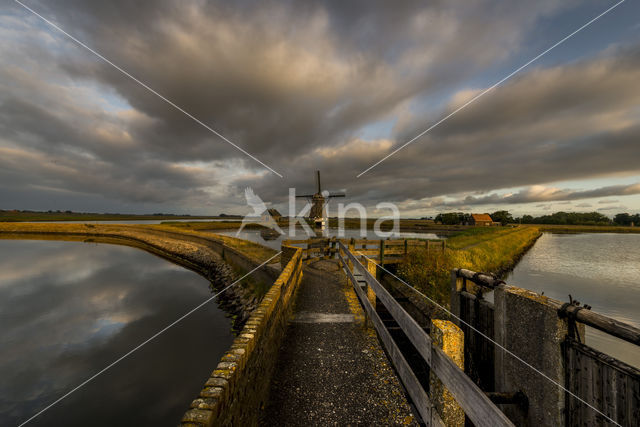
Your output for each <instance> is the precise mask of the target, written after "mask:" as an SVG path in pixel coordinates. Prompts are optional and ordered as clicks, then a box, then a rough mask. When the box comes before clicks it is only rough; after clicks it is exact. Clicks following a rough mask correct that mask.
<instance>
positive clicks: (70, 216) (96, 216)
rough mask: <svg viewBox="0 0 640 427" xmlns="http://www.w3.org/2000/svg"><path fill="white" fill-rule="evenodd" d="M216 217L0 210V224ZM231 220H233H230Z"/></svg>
mask: <svg viewBox="0 0 640 427" xmlns="http://www.w3.org/2000/svg"><path fill="white" fill-rule="evenodd" d="M217 218H219V217H216V216H190V215H162V214H155V215H133V214H100V213H80V212H15V211H2V210H0V222H33V221H78V222H87V221H162V220H172V219H174V220H175V219H217ZM230 219H231V220H233V218H230Z"/></svg>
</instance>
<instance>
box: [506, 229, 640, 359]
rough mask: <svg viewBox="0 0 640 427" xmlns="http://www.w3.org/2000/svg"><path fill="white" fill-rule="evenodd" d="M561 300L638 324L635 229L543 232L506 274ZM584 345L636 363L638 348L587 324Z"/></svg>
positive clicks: (639, 259) (639, 256)
mask: <svg viewBox="0 0 640 427" xmlns="http://www.w3.org/2000/svg"><path fill="white" fill-rule="evenodd" d="M506 282H507V283H509V284H510V285H514V286H519V287H522V288H526V289H530V290H532V291H534V292H538V293H542V292H544V294H545V295H546V296H549V297H551V298H555V299H557V300H560V301H562V302H567V301H569V297H568V295H569V294H571V296H572V297H573V298H574V299H577V300H578V301H580V302H581V303H587V304H589V305H590V306H592V307H593V308H592V310H593V311H595V312H597V313H600V314H603V315H606V316H609V317H612V318H614V319H617V320H620V321H623V322H626V323H629V324H631V325H634V326H636V327H640V307H639V305H638V304H639V303H640V234H609V233H607V234H604V233H602V234H601V233H593V234H587V233H585V234H549V233H545V234H544V235H543V236H542V237H540V239H539V240H538V241H537V242H536V244H535V245H534V246H533V248H532V249H531V250H530V251H529V252H528V253H527V254H526V255H525V256H524V257H523V258H522V260H521V261H520V262H519V263H518V265H517V266H516V268H515V269H514V271H513V272H512V273H511V274H510V275H509V276H508V277H507V278H506ZM586 335H587V337H586V342H587V344H588V345H590V346H592V347H594V348H596V349H597V350H600V351H602V352H604V353H607V354H609V355H611V356H613V357H615V358H618V359H620V360H622V361H624V362H626V363H629V364H631V365H633V366H636V367H639V368H640V348H639V347H637V346H635V345H632V344H630V343H627V342H624V341H622V340H620V339H618V338H614V337H611V336H610V335H608V334H605V333H603V332H600V331H598V330H595V329H592V328H587V332H586Z"/></svg>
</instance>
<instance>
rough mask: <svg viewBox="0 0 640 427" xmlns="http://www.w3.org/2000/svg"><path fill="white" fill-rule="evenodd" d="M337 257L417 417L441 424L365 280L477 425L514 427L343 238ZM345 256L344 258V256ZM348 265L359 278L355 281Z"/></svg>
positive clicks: (430, 422)
mask: <svg viewBox="0 0 640 427" xmlns="http://www.w3.org/2000/svg"><path fill="white" fill-rule="evenodd" d="M338 249H339V250H338V257H339V259H340V261H341V262H342V265H343V267H344V269H345V271H346V272H347V275H348V277H349V279H350V280H351V283H352V284H353V286H354V288H355V290H356V293H357V294H358V296H359V298H360V302H361V304H362V305H363V307H364V308H365V311H366V312H367V314H368V315H369V316H370V318H371V320H372V322H373V324H374V327H375V328H376V331H377V332H378V334H379V336H380V338H381V340H382V342H383V343H384V345H385V348H386V349H387V352H388V353H389V355H390V357H391V359H392V362H393V364H394V366H395V367H396V369H397V371H398V374H399V376H400V378H401V380H402V382H403V384H404V385H405V387H406V388H407V391H408V393H409V395H410V396H411V399H412V400H413V402H414V404H415V405H416V407H417V408H418V411H419V412H420V416H421V417H422V418H423V421H424V422H425V423H427V424H428V425H442V420H441V419H440V417H439V415H438V414H437V411H436V410H435V409H434V407H433V404H432V403H431V401H430V399H429V397H428V395H427V393H426V391H425V390H424V389H423V388H422V386H421V385H420V383H419V381H417V379H416V378H415V375H413V372H412V371H411V370H410V369H409V368H408V365H407V363H406V360H405V359H404V357H403V356H402V354H401V353H400V352H399V350H398V348H397V346H396V345H395V343H394V342H393V340H392V338H391V336H390V335H389V332H388V331H387V330H386V328H385V327H384V324H383V323H382V321H381V320H380V318H379V316H378V315H377V313H376V311H375V309H374V308H373V306H372V305H371V303H370V302H369V300H368V298H367V297H366V295H365V293H364V290H363V289H362V285H363V284H365V283H366V286H369V287H370V288H371V289H372V290H373V291H374V292H375V294H376V297H377V298H378V299H379V300H380V302H381V303H382V304H383V305H384V306H385V308H386V309H387V310H388V311H389V313H391V315H392V316H393V318H394V319H395V321H396V322H397V323H398V325H399V326H400V328H401V329H402V331H403V332H404V333H405V334H406V335H407V337H408V338H409V340H410V341H411V342H412V344H413V345H414V346H415V348H416V349H417V350H418V352H419V353H420V355H421V356H422V357H423V358H424V360H425V361H426V362H427V364H428V365H429V366H430V369H431V372H433V373H434V374H435V375H436V376H437V377H438V378H439V379H440V381H442V383H443V384H444V386H445V387H447V389H448V390H449V391H450V392H451V394H452V395H453V396H454V398H455V399H456V401H457V402H458V404H459V405H460V406H461V407H462V409H463V410H464V412H465V414H466V415H467V417H468V418H469V419H470V420H471V421H472V422H473V423H474V424H475V425H476V426H487V427H489V426H513V423H512V422H511V421H510V420H509V419H508V418H507V417H506V415H505V414H503V413H502V411H501V410H500V409H499V408H498V407H497V406H495V405H494V404H493V403H492V402H491V400H490V399H489V398H488V397H487V395H486V394H485V393H484V392H483V391H482V390H480V388H478V386H477V385H476V384H475V383H474V382H473V381H472V380H471V379H470V378H469V377H468V376H467V375H466V374H465V373H464V372H463V371H462V370H461V369H460V368H458V366H457V365H456V364H455V362H454V361H453V360H451V359H450V358H449V357H448V356H447V355H446V354H445V353H444V352H443V351H442V350H441V349H440V348H438V347H436V346H434V345H433V344H432V341H431V337H430V336H429V335H428V334H427V332H426V331H425V330H424V329H423V328H421V327H420V326H419V325H418V323H417V322H416V321H415V320H414V319H413V318H412V317H411V316H409V314H408V313H407V312H406V311H405V310H404V309H403V308H402V307H401V306H400V304H399V303H398V302H397V301H396V300H395V299H394V298H393V297H392V296H391V294H390V293H389V292H388V291H387V290H386V289H385V288H384V287H383V286H382V285H381V284H380V283H379V282H378V281H377V280H376V278H375V277H374V276H373V275H372V274H371V273H370V272H369V271H368V270H367V269H366V268H365V267H364V266H363V265H362V264H361V263H360V261H359V260H358V257H356V256H355V255H354V254H353V253H351V251H350V250H349V248H347V246H345V244H344V243H343V242H342V241H338ZM345 257H346V259H345ZM349 265H352V266H353V269H354V271H357V272H358V276H360V277H361V278H362V279H361V280H358V278H357V277H356V274H354V272H352V271H351V269H350V267H349Z"/></svg>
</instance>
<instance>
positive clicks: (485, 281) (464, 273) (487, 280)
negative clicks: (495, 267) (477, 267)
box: [456, 268, 502, 289]
mask: <svg viewBox="0 0 640 427" xmlns="http://www.w3.org/2000/svg"><path fill="white" fill-rule="evenodd" d="M456 274H457V276H458V277H464V278H465V279H467V280H470V281H472V282H473V283H475V284H476V285H479V286H485V287H487V288H491V289H493V288H495V287H496V286H498V285H499V284H500V283H502V281H501V280H498V279H494V278H493V277H491V276H489V275H487V274H483V273H476V272H475V271H471V270H467V269H464V268H459V269H457V270H456Z"/></svg>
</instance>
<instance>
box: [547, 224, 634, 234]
mask: <svg viewBox="0 0 640 427" xmlns="http://www.w3.org/2000/svg"><path fill="white" fill-rule="evenodd" d="M536 227H538V228H539V229H540V231H543V232H549V233H557V234H571V233H640V227H625V226H623V225H548V224H544V225H536Z"/></svg>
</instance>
